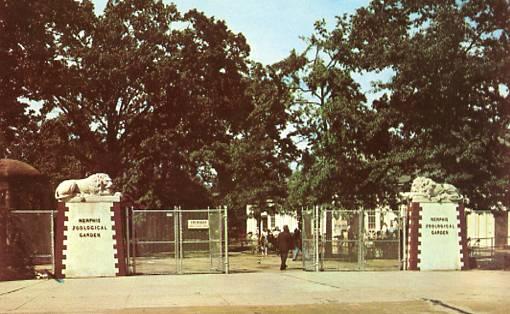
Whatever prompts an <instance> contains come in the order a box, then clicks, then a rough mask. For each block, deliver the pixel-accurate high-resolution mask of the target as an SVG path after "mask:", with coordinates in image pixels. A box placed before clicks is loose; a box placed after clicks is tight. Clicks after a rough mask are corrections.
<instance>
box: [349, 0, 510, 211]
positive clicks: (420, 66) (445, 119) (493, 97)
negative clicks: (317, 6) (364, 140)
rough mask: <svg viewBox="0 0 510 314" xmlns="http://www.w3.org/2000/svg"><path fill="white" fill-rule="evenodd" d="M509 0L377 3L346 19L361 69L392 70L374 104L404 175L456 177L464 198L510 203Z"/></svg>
mask: <svg viewBox="0 0 510 314" xmlns="http://www.w3.org/2000/svg"><path fill="white" fill-rule="evenodd" d="M509 14H510V8H509V3H508V1H479V0H470V1H432V0H431V1H420V2H417V1H403V0H402V1H397V0H394V1H384V2H382V1H373V2H372V3H371V4H370V5H369V6H368V7H367V8H361V9H359V10H358V11H357V12H356V14H355V15H354V16H353V17H352V31H351V35H350V39H349V42H350V45H351V46H352V49H353V51H356V64H358V67H359V68H360V69H364V70H382V69H385V68H391V69H392V70H393V71H394V72H395V75H394V76H393V78H392V79H391V80H390V81H389V82H388V83H386V84H379V87H380V88H381V89H386V90H388V93H387V95H386V96H385V97H383V98H381V99H379V100H378V101H377V102H376V103H374V108H375V109H376V110H377V111H378V114H379V115H381V116H384V117H386V118H385V120H386V121H387V122H388V123H389V125H388V126H389V130H391V132H392V133H393V134H396V135H397V136H398V138H399V142H400V144H399V145H395V146H394V147H392V151H391V156H393V158H394V159H395V160H397V161H398V163H399V165H400V168H401V169H403V170H404V172H405V173H406V174H409V175H412V176H416V175H426V176H430V177H432V178H434V179H436V180H438V181H446V182H450V183H453V184H454V185H456V186H457V187H459V188H460V190H461V192H462V193H463V194H465V195H467V196H468V197H469V199H470V204H469V205H470V206H472V207H474V208H480V209H488V208H491V207H492V206H495V205H497V204H504V205H506V206H508V205H510V204H509V203H508V202H509V199H510V198H509V196H510V194H509V189H508V180H509V178H510V176H509V175H510V173H509V169H510V168H508V155H509V153H510V150H509V149H510V146H509V145H508V142H507V141H506V139H505V138H507V134H508V130H509V117H510V116H509V110H508V109H509V108H510V106H509V105H510V104H509V98H508V89H509V86H510V84H509V76H508V73H510V72H509V71H508V70H509V66H510V62H509V61H510V59H509V52H510V49H509V48H510V45H509V35H510V27H509V26H510V24H509V20H510V19H509Z"/></svg>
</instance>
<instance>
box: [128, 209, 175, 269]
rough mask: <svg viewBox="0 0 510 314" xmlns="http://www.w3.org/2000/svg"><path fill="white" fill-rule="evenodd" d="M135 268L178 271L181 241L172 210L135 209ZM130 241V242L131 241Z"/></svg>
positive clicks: (132, 222) (133, 218) (133, 229)
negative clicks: (178, 240) (179, 241)
mask: <svg viewBox="0 0 510 314" xmlns="http://www.w3.org/2000/svg"><path fill="white" fill-rule="evenodd" d="M131 217H132V218H131V224H132V231H131V232H130V233H131V235H132V237H133V239H132V241H131V243H132V245H131V247H132V249H131V250H130V251H131V254H132V256H133V259H132V264H133V272H134V273H139V274H168V273H177V270H178V268H177V267H178V266H177V262H178V242H177V241H176V230H177V228H176V225H177V220H176V214H175V212H174V211H173V210H133V212H132V215H131ZM128 243H129V242H128Z"/></svg>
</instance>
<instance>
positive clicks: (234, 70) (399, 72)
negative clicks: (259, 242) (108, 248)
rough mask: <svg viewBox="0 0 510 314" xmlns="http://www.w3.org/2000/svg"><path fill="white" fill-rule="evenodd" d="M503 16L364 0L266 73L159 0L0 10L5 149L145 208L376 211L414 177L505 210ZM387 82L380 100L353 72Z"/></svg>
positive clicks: (497, 1)
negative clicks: (96, 179) (308, 206)
mask: <svg viewBox="0 0 510 314" xmlns="http://www.w3.org/2000/svg"><path fill="white" fill-rule="evenodd" d="M509 6H510V5H509V3H508V1H505V0H492V1H482V0H463V1H454V0H448V1H439V0H426V1H414V0H386V1H381V0H374V1H372V2H371V3H370V4H369V5H368V6H366V7H362V8H359V9H358V10H357V11H356V12H355V13H354V14H352V15H344V16H341V17H338V18H337V23H336V25H335V26H334V27H333V28H332V29H328V27H327V26H326V23H325V22H324V21H318V22H317V23H316V24H315V32H314V34H313V35H311V36H310V37H309V38H307V45H308V46H307V48H306V49H305V50H304V51H299V52H296V51H293V52H292V53H291V54H290V55H289V56H288V57H287V58H285V59H284V60H281V61H280V62H277V63H275V64H273V65H261V64H258V63H256V62H253V61H252V60H250V56H249V54H250V47H249V45H248V43H247V41H246V39H245V38H244V36H243V35H242V34H237V33H234V32H232V31H231V30H230V29H229V28H228V27H227V25H226V24H225V22H224V21H221V20H217V19H215V18H213V17H208V16H206V15H205V14H203V13H201V12H198V11H197V10H190V11H189V12H179V10H178V9H177V7H176V6H175V5H173V4H168V5H167V4H164V3H163V2H162V1H156V0H152V1H137V0H125V1H117V0H111V1H109V2H108V4H107V6H106V9H105V11H104V13H103V14H101V15H99V16H96V15H95V14H94V11H93V5H92V4H91V3H90V2H89V1H81V2H75V1H72V0H65V1H57V2H33V1H25V0H16V1H14V0H5V1H2V2H0V69H1V70H0V101H1V106H0V153H1V155H2V157H11V158H18V159H23V160H24V161H27V162H29V163H32V164H34V165H35V166H36V167H37V168H39V169H40V170H41V171H42V172H43V173H46V174H47V175H49V176H50V180H51V182H52V184H54V185H56V184H57V183H58V182H59V181H60V180H63V179H65V178H69V177H82V176H85V175H87V174H89V173H93V172H106V173H109V174H110V175H111V176H112V177H113V178H114V179H115V183H116V184H117V187H118V189H119V190H121V191H122V192H124V194H125V195H126V197H128V198H131V199H132V200H133V201H135V202H137V203H138V204H140V205H143V206H145V207H170V206H174V205H182V206H184V207H198V206H207V205H212V204H215V205H228V206H229V207H231V208H235V209H236V210H237V212H239V211H240V210H243V211H242V212H243V213H244V208H245V206H246V205H247V204H254V205H256V207H257V208H259V209H263V208H264V206H266V205H267V204H268V202H275V203H277V204H284V203H285V201H287V206H290V207H292V208H296V206H299V205H303V204H304V203H314V204H316V203H331V202H335V203H336V204H337V205H339V206H342V207H345V208H359V207H367V208H368V207H371V208H373V207H375V206H378V205H382V204H388V205H394V204H396V202H397V201H398V197H397V196H398V192H402V191H405V190H406V189H408V188H409V187H408V184H409V181H410V180H409V178H414V177H416V176H418V175H422V176H429V177H431V178H433V179H435V180H436V181H440V182H449V183H452V184H454V185H455V186H457V187H459V188H460V190H461V192H462V193H463V194H465V195H466V196H467V197H468V198H469V199H470V202H469V206H471V207H473V208H480V209H488V208H496V207H498V206H499V207H502V206H507V207H508V206H510V204H509V200H510V194H509V193H510V192H509V187H508V182H509V180H510V173H509V171H510V136H509V126H510V124H509V108H510V104H509V98H508V96H509V87H510V82H509V73H510V71H509V70H510V62H509V58H510V49H509V48H510V47H509V36H510V27H509V23H510V16H509V15H510V8H509ZM380 71H386V72H389V73H391V77H390V78H389V80H387V81H382V82H373V88H374V89H375V90H376V91H379V92H380V94H378V95H381V96H378V97H375V98H374V97H373V96H369V95H367V94H366V93H365V91H363V90H362V89H361V87H360V86H359V84H358V83H357V81H356V80H355V79H354V77H355V75H358V76H359V75H363V74H365V73H370V72H380ZM34 102H37V106H39V107H41V108H42V109H41V111H40V113H39V112H37V110H34V108H36V107H34V106H35V105H34ZM37 108H38V107H37ZM296 145H297V146H298V147H300V158H299V160H298V163H297V167H295V168H296V169H295V171H294V173H293V174H292V169H293V166H292V167H291V165H292V163H293V162H295V161H296V156H297V155H298V154H297V150H296ZM291 174H292V177H291ZM402 184H404V185H402ZM406 184H407V186H406Z"/></svg>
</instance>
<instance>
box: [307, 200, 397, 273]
mask: <svg viewBox="0 0 510 314" xmlns="http://www.w3.org/2000/svg"><path fill="white" fill-rule="evenodd" d="M302 219H303V221H302V223H303V225H302V226H303V233H302V237H303V269H304V270H308V271H330V270H331V271H338V270H399V269H400V268H401V265H402V251H403V250H402V241H401V239H402V219H401V217H400V214H399V212H396V211H391V210H334V209H324V208H320V207H317V206H316V207H312V208H308V209H304V210H303V211H302Z"/></svg>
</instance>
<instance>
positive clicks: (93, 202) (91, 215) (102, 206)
mask: <svg viewBox="0 0 510 314" xmlns="http://www.w3.org/2000/svg"><path fill="white" fill-rule="evenodd" d="M111 185H112V183H111V179H110V177H109V176H108V175H106V174H95V175H92V176H90V177H89V178H86V179H83V180H67V181H64V182H62V183H61V184H60V185H59V186H58V187H57V190H56V192H55V197H56V198H57V199H58V200H59V206H58V213H57V233H56V239H57V241H56V245H55V247H56V250H55V276H56V277H58V278H63V277H103V276H117V275H126V262H125V259H124V257H125V255H124V243H123V237H122V223H123V221H124V220H123V219H122V218H121V208H120V195H119V193H117V194H115V195H113V193H112V192H111V191H110V188H111Z"/></svg>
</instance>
